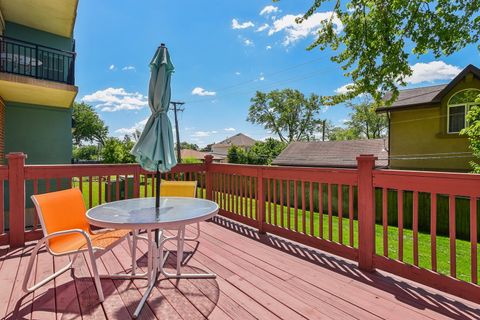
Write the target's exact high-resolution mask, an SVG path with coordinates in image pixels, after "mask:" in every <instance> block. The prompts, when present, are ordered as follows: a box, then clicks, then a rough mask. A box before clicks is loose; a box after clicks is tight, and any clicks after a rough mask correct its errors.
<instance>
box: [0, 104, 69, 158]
mask: <svg viewBox="0 0 480 320" xmlns="http://www.w3.org/2000/svg"><path fill="white" fill-rule="evenodd" d="M9 152H24V153H26V154H27V156H28V158H27V164H65V163H71V158H72V110H71V109H70V108H69V109H63V108H49V107H42V106H36V105H27V104H21V103H14V102H6V107H5V154H8V153H9Z"/></svg>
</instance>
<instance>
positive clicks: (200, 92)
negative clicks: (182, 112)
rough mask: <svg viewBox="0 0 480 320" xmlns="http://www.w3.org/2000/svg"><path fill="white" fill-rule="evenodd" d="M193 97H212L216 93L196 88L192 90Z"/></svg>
mask: <svg viewBox="0 0 480 320" xmlns="http://www.w3.org/2000/svg"><path fill="white" fill-rule="evenodd" d="M192 94H193V95H194V96H214V95H216V94H217V93H216V92H215V91H207V90H205V89H203V88H201V87H196V88H194V89H193V90H192Z"/></svg>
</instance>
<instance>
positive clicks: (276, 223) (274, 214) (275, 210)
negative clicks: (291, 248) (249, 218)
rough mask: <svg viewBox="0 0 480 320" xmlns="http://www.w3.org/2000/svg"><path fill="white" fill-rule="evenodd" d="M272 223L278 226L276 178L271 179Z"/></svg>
mask: <svg viewBox="0 0 480 320" xmlns="http://www.w3.org/2000/svg"><path fill="white" fill-rule="evenodd" d="M272 181H273V224H274V225H276V226H278V219H277V179H273V180H272Z"/></svg>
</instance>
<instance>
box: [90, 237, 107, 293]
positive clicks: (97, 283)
mask: <svg viewBox="0 0 480 320" xmlns="http://www.w3.org/2000/svg"><path fill="white" fill-rule="evenodd" d="M88 255H89V256H90V262H91V264H92V272H93V279H94V281H95V287H96V288H97V293H98V299H99V300H100V302H103V301H105V297H104V295H103V289H102V283H101V281H100V275H99V274H98V268H97V261H96V259H95V255H94V253H93V249H92V247H91V245H90V244H89V246H88Z"/></svg>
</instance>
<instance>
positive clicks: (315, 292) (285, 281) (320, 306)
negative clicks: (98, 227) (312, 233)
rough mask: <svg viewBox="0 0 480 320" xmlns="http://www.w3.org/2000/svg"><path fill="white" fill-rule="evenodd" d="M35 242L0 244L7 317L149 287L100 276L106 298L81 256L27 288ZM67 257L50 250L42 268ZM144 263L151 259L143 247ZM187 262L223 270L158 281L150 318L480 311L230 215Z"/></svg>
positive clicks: (85, 306) (123, 301)
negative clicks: (69, 268) (68, 269)
mask: <svg viewBox="0 0 480 320" xmlns="http://www.w3.org/2000/svg"><path fill="white" fill-rule="evenodd" d="M192 230H193V229H192ZM142 246H143V247H142V248H141V250H144V249H145V246H144V244H142ZM32 248H33V246H32V245H31V244H30V245H28V246H26V247H24V248H21V249H16V250H11V251H8V250H7V249H5V248H4V249H3V250H2V249H0V315H1V316H2V317H3V316H4V317H5V318H6V319H81V318H82V319H91V318H95V319H128V318H130V315H131V314H132V313H133V310H134V309H135V307H136V305H137V303H138V301H139V300H140V297H141V293H142V292H143V291H144V290H145V287H146V281H144V280H135V281H133V282H131V281H124V280H114V281H112V280H102V285H103V288H104V291H105V296H106V300H105V302H104V303H103V304H99V303H98V300H97V295H96V291H95V288H94V285H93V282H92V279H91V275H90V271H89V266H88V265H87V264H86V261H85V257H81V259H79V260H78V261H77V262H76V265H75V268H74V274H73V277H72V274H71V273H65V274H63V275H61V276H60V277H58V278H57V279H56V280H55V281H52V282H50V283H48V284H47V285H45V286H44V287H42V288H40V289H39V290H37V291H35V292H34V294H30V295H24V294H23V292H22V291H21V281H22V279H23V275H24V272H25V268H26V264H27V261H28V258H29V255H30V252H31V250H32ZM190 249H192V247H190ZM173 259H174V256H172V259H171V261H169V262H170V263H173ZM128 261H129V256H128V250H127V248H126V244H125V243H124V244H123V246H119V247H117V248H115V250H114V251H113V252H111V253H107V254H106V255H104V256H103V257H102V258H101V262H100V263H99V268H100V272H102V273H105V272H107V271H108V272H109V273H117V272H120V271H124V270H128V268H129V265H128ZM65 262H66V258H52V256H50V255H49V254H47V253H45V252H43V253H42V254H41V255H40V258H39V260H38V263H37V266H36V273H35V276H36V277H37V279H40V278H41V277H43V276H45V275H47V274H48V273H49V272H51V271H52V270H54V269H58V268H61V266H62V265H63V264H64V263H65ZM139 265H140V266H141V267H142V266H145V256H142V257H141V258H140V259H139ZM188 266H189V267H186V269H187V270H188V269H189V271H192V270H193V269H197V270H209V271H212V272H215V273H216V274H217V275H218V276H217V279H215V280H180V281H175V280H162V281H160V282H159V283H158V286H157V290H155V291H154V292H153V294H152V295H151V297H150V299H149V302H148V306H146V307H145V308H144V310H143V312H142V315H141V318H142V319H157V318H158V319H188V320H190V319H205V318H208V319H285V320H292V319H354V318H355V319H401V320H407V319H427V318H429V319H451V318H454V319H480V306H479V305H476V304H473V303H470V302H467V301H463V300H461V299H459V298H455V297H452V296H449V295H446V294H443V293H440V292H438V291H435V290H432V289H429V288H426V287H422V286H420V285H417V284H415V283H412V282H409V281H406V280H403V279H400V278H396V277H392V276H390V275H388V274H384V273H379V272H377V273H373V274H370V273H363V272H361V271H359V270H358V269H357V267H356V266H355V264H354V263H352V262H349V261H346V260H343V259H340V258H337V257H335V256H332V255H328V254H325V253H323V252H320V251H316V250H312V249H311V248H306V247H304V246H301V245H298V244H295V243H292V242H289V241H287V240H284V239H281V238H277V237H273V236H269V235H264V236H260V235H259V234H258V233H256V232H255V231H254V230H252V229H250V228H248V227H245V226H242V225H239V224H237V223H234V222H231V221H229V220H226V219H223V218H217V219H216V222H215V223H211V222H210V223H203V224H202V236H201V238H200V245H199V246H198V250H197V251H196V253H195V254H194V256H193V258H191V259H190V260H189V262H188Z"/></svg>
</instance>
